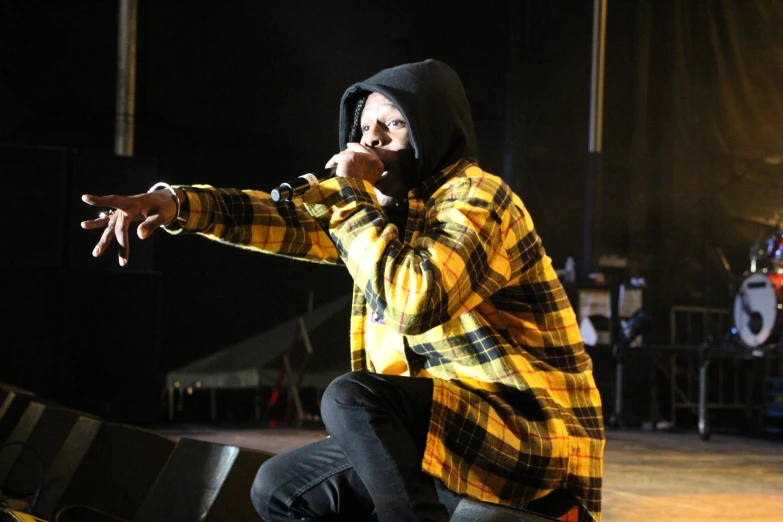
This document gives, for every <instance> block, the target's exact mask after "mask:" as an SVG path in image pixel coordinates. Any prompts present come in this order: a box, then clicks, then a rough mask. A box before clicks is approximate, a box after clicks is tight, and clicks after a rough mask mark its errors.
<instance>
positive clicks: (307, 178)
mask: <svg viewBox="0 0 783 522" xmlns="http://www.w3.org/2000/svg"><path fill="white" fill-rule="evenodd" d="M335 170H336V168H335V167H330V168H328V169H321V170H317V171H315V172H308V173H307V174H302V175H301V176H299V177H298V178H296V179H294V180H291V181H286V182H285V183H281V184H280V186H279V187H277V188H276V189H273V190H272V191H271V192H270V194H271V196H272V201H291V200H292V199H294V198H298V197H301V196H302V194H304V193H305V192H307V191H308V190H309V189H310V188H312V187H314V186H316V185H318V183H319V182H320V181H323V180H325V179H327V178H331V177H332V176H334V172H335Z"/></svg>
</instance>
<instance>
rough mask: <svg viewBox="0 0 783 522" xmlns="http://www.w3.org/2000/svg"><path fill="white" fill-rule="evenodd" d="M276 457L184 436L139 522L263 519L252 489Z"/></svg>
mask: <svg viewBox="0 0 783 522" xmlns="http://www.w3.org/2000/svg"><path fill="white" fill-rule="evenodd" d="M273 456H274V455H273V454H271V453H266V452H263V451H256V450H250V449H246V448H239V447H237V446H225V445H222V444H214V443H210V442H203V441H198V440H193V439H188V438H182V439H180V441H179V442H178V443H177V447H176V448H175V449H174V452H173V453H172V454H171V457H170V458H169V461H168V462H167V463H166V467H165V468H164V469H163V471H162V472H161V473H160V476H159V477H158V480H157V481H156V482H155V486H154V487H153V488H152V491H150V494H149V495H148V496H147V498H146V499H145V501H144V504H143V505H142V507H141V509H140V510H139V513H138V515H137V516H136V518H134V519H133V522H160V521H161V520H165V521H166V522H191V521H194V520H199V521H204V522H222V521H227V520H260V517H259V516H258V514H257V513H256V512H255V509H254V508H253V505H252V503H251V502H250V487H251V486H252V484H253V479H254V478H255V476H256V472H257V471H258V468H259V467H260V466H261V464H262V463H263V462H264V461H266V460H268V459H269V458H271V457H273Z"/></svg>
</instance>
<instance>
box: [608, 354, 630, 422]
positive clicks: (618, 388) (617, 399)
mask: <svg viewBox="0 0 783 522" xmlns="http://www.w3.org/2000/svg"><path fill="white" fill-rule="evenodd" d="M629 344H630V343H626V342H625V341H624V340H623V341H620V342H619V343H616V344H615V345H614V349H613V350H612V352H613V355H614V358H615V360H616V361H617V364H616V366H615V372H614V410H613V411H612V415H611V417H609V426H611V427H612V428H615V429H617V428H620V429H623V430H624V429H626V426H625V422H623V361H624V359H625V355H626V353H625V352H626V351H627V350H628V345H629Z"/></svg>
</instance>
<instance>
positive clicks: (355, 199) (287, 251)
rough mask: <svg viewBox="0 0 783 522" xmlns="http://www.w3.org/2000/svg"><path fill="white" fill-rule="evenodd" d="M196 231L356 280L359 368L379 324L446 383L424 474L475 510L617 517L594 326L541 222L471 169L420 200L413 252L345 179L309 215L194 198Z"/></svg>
mask: <svg viewBox="0 0 783 522" xmlns="http://www.w3.org/2000/svg"><path fill="white" fill-rule="evenodd" d="M184 188H185V189H186V191H187V193H188V196H189V197H188V207H189V208H188V210H189V215H188V218H187V222H186V223H185V224H184V229H185V230H186V231H192V232H200V233H203V234H205V235H207V236H208V237H211V238H213V239H217V240H220V241H225V242H228V243H231V244H234V245H239V246H242V247H248V248H252V249H257V250H262V251H265V252H269V253H275V254H283V255H288V256H293V257H298V258H302V259H307V260H312V261H323V262H338V261H342V262H343V263H344V264H345V266H346V267H347V269H348V270H349V272H350V273H351V276H352V277H353V280H354V285H355V286H354V296H353V308H352V318H351V347H352V364H353V368H354V369H355V370H373V368H372V367H371V365H370V364H369V360H368V356H367V354H368V351H369V350H372V349H373V347H372V346H368V345H367V343H366V338H365V334H366V332H365V329H366V325H367V316H368V314H369V313H371V311H373V310H374V311H375V312H376V314H377V315H378V316H379V317H380V318H381V319H382V320H383V322H384V323H385V324H386V326H387V327H388V329H389V335H393V336H400V338H401V339H402V342H403V343H404V348H405V351H406V353H408V354H409V357H408V360H409V365H410V367H411V373H412V374H414V375H419V376H427V377H432V378H433V379H434V382H435V386H434V395H433V410H432V421H431V425H430V432H429V435H428V440H427V449H426V454H425V457H424V461H423V463H422V466H423V469H424V470H425V471H427V472H428V473H430V474H431V475H433V476H435V477H438V478H439V479H441V480H442V481H443V482H444V484H445V485H446V486H447V487H448V488H449V489H451V490H453V491H455V492H457V493H460V494H465V495H468V496H470V497H472V498H475V499H478V500H482V501H486V502H494V503H499V504H505V505H520V504H522V503H524V502H527V501H530V500H533V499H535V498H539V497H541V496H543V495H545V494H546V493H548V492H549V491H551V490H552V489H554V488H557V487H561V486H562V487H566V488H567V489H568V490H569V491H571V492H572V493H573V494H574V495H576V497H577V498H578V499H579V500H580V501H581V502H582V503H583V505H584V506H585V507H586V508H587V509H588V510H589V511H590V512H591V513H592V514H593V516H594V517H595V518H596V519H600V511H601V478H602V473H603V450H604V432H603V420H602V417H601V399H600V396H599V394H598V391H597V389H596V387H595V383H594V381H593V376H592V364H591V361H590V358H589V357H588V356H587V354H586V353H585V351H584V346H583V344H582V340H581V336H580V334H579V326H578V323H577V320H576V317H575V314H574V312H573V309H572V307H571V305H570V303H569V301H568V298H567V297H566V294H565V291H564V290H563V287H562V286H561V284H560V282H559V280H558V278H557V275H556V273H555V271H554V269H553V268H552V264H551V260H550V258H549V257H548V256H547V255H546V253H545V251H544V249H543V247H542V245H541V241H540V238H539V237H538V235H537V234H536V231H535V229H534V227H533V222H532V220H531V219H530V216H529V214H528V213H527V211H526V209H525V207H524V205H523V204H522V202H521V200H520V199H519V198H518V196H517V195H516V194H514V193H513V192H512V191H511V190H510V189H509V187H508V186H507V185H506V184H505V183H503V182H502V181H501V180H500V179H499V178H498V177H496V176H493V175H490V174H487V173H485V172H483V171H482V170H481V169H480V168H479V167H478V166H476V165H475V164H473V163H471V162H470V161H467V160H463V161H460V162H458V163H457V164H455V165H453V166H451V167H450V168H448V169H446V170H444V171H443V172H442V173H440V174H439V175H438V176H436V177H433V178H431V179H429V180H427V181H426V182H425V183H423V184H422V185H421V186H419V187H418V188H417V189H414V190H413V191H412V192H411V193H410V194H409V196H410V199H409V205H410V206H409V214H408V223H407V227H406V230H405V231H404V232H403V233H404V236H405V237H404V238H401V237H400V232H399V231H398V230H397V227H396V226H394V225H393V224H391V223H389V220H388V219H387V218H386V216H385V214H384V212H383V210H382V209H381V208H380V206H379V205H378V202H377V200H376V198H375V196H374V193H373V190H372V188H371V186H370V185H369V184H368V183H366V182H364V181H362V180H359V179H353V178H335V179H330V180H327V181H325V182H323V183H321V184H320V185H319V186H318V187H316V188H313V189H311V190H310V191H308V192H307V193H306V194H305V196H304V198H303V200H302V201H297V202H289V203H278V204H275V203H274V202H272V200H271V198H270V196H269V195H268V194H265V193H263V192H255V191H238V190H223V189H213V188H211V187H209V186H203V185H202V186H195V187H184Z"/></svg>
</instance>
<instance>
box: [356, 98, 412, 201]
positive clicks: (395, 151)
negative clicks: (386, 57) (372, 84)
mask: <svg viewBox="0 0 783 522" xmlns="http://www.w3.org/2000/svg"><path fill="white" fill-rule="evenodd" d="M361 130H362V139H361V141H360V143H361V144H362V145H364V146H366V147H370V148H371V149H373V151H374V152H375V153H376V154H377V155H378V157H379V158H380V159H381V161H383V164H384V167H385V168H386V170H387V171H388V174H387V175H386V176H384V177H382V178H381V179H379V180H378V181H377V182H376V183H375V194H376V196H377V197H378V201H379V202H380V203H381V205H382V206H384V207H389V206H394V205H395V204H396V203H398V202H400V201H401V200H403V199H405V198H406V197H407V195H408V190H409V188H410V187H408V183H407V182H406V180H410V179H411V178H412V176H413V167H414V150H413V148H412V147H411V141H410V136H409V135H408V124H407V122H406V121H405V119H404V118H403V116H402V113H401V112H400V110H399V109H398V108H397V107H395V106H394V104H393V103H392V102H391V101H389V99H388V98H386V97H385V96H383V95H382V94H379V93H377V92H374V93H372V94H370V95H369V96H368V97H367V101H366V102H365V104H364V109H363V110H362V119H361Z"/></svg>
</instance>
